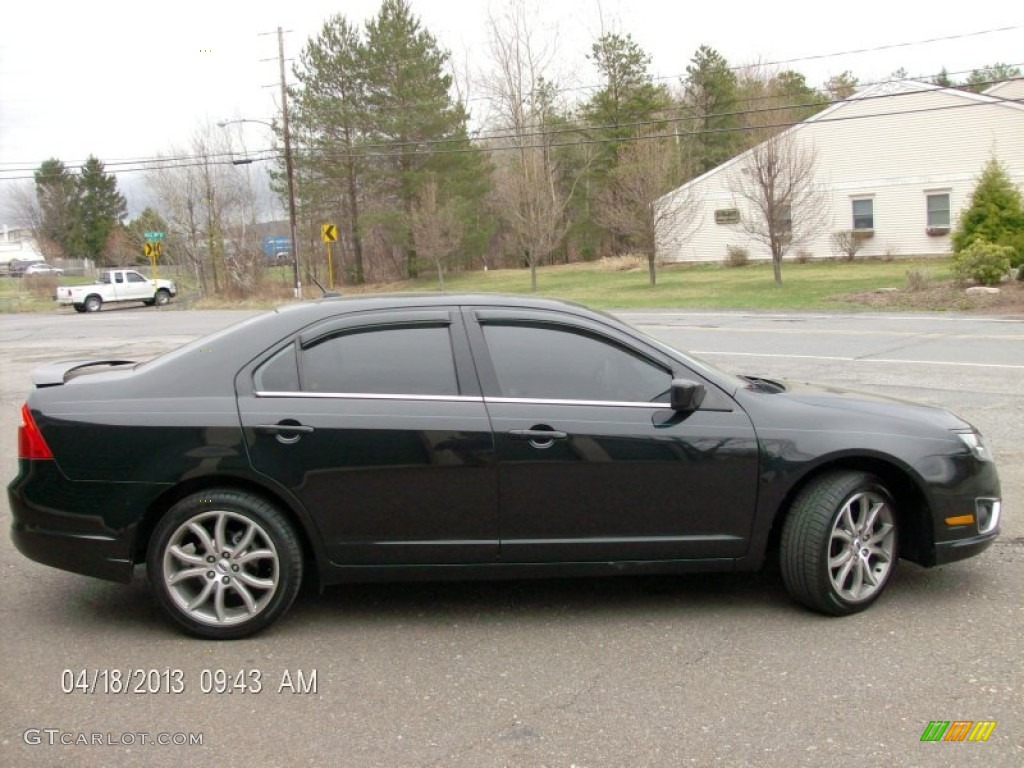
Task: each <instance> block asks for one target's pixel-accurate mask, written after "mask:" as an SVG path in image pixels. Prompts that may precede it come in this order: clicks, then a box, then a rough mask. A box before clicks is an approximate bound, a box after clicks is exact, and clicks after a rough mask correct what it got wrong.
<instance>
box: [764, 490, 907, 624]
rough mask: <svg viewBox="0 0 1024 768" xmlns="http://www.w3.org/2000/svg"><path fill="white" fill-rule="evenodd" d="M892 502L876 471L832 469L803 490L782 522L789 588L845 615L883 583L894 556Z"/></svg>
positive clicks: (828, 610)
mask: <svg viewBox="0 0 1024 768" xmlns="http://www.w3.org/2000/svg"><path fill="white" fill-rule="evenodd" d="M897 544H898V538H897V525H896V512H895V502H894V501H893V498H892V495H891V494H890V493H889V492H888V491H887V490H886V489H885V487H884V486H883V485H882V483H881V482H880V481H879V480H878V478H876V477H874V476H873V475H870V474H867V473H865V472H845V471H844V472H834V473H830V474H827V475H823V476H822V477H819V478H817V479H816V480H814V481H813V482H811V484H810V485H808V486H807V487H806V488H804V489H803V491H801V492H800V494H799V495H798V496H797V498H796V500H795V501H794V502H793V505H792V507H791V509H790V511H789V515H788V517H787V518H786V523H785V525H784V526H783V529H782V546H781V551H780V561H781V565H782V577H783V580H784V581H785V582H786V587H787V588H788V589H789V592H790V594H791V595H792V596H793V597H794V598H795V599H796V600H798V601H799V602H801V603H803V604H804V605H806V606H807V607H808V608H811V609H813V610H815V611H819V612H821V613H826V614H830V615H833V616H846V615H848V614H851V613H856V612H858V611H862V610H864V609H865V608H867V607H868V606H869V605H871V604H872V603H873V602H874V601H875V600H877V599H878V597H879V595H881V594H882V592H883V591H884V590H885V587H886V585H888V583H889V580H890V579H891V578H892V574H893V572H894V571H895V569H896V563H897V560H898V550H897Z"/></svg>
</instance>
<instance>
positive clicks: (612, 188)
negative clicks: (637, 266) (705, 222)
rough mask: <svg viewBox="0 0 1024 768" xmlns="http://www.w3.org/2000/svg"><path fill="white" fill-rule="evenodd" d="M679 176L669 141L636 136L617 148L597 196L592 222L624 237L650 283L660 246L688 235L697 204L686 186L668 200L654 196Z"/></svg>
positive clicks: (674, 183) (669, 187)
mask: <svg viewBox="0 0 1024 768" xmlns="http://www.w3.org/2000/svg"><path fill="white" fill-rule="evenodd" d="M681 178H682V170H681V168H680V162H679V154H678V152H677V151H676V148H675V146H674V144H673V142H672V141H671V140H670V139H667V138H664V137H658V136H639V137H637V138H636V139H635V140H633V141H632V142H630V143H628V144H623V145H622V146H621V147H619V151H618V158H617V163H616V165H615V168H614V169H613V170H612V172H611V175H610V177H609V184H608V185H607V186H606V187H605V188H604V189H603V190H602V191H601V193H600V194H599V195H598V197H597V200H596V205H595V218H596V220H597V221H598V223H599V224H601V226H603V227H606V228H607V229H609V230H610V231H612V232H614V233H615V234H617V235H619V236H621V237H623V238H625V239H626V240H628V241H629V243H630V244H631V245H632V246H633V247H634V248H636V249H637V250H639V251H640V252H641V253H643V254H644V255H645V256H646V257H647V270H648V275H649V278H650V283H651V285H652V286H653V285H655V283H656V282H657V273H656V257H657V247H658V242H659V239H660V240H661V241H662V242H665V241H672V242H675V243H680V242H683V241H685V240H686V239H687V238H688V237H689V236H690V235H691V234H692V233H693V229H694V224H695V223H696V221H697V217H698V214H699V212H700V205H699V203H697V201H695V200H694V199H693V198H692V194H691V193H690V192H689V191H688V190H689V188H688V187H687V188H684V189H681V190H679V192H678V193H677V194H676V195H674V196H673V197H672V199H671V201H666V202H665V204H658V202H657V201H658V200H659V198H661V197H662V196H663V195H665V194H666V193H668V192H669V191H670V190H672V189H674V188H676V187H677V186H678V184H679V182H680V180H681Z"/></svg>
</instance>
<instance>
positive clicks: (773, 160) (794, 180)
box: [730, 131, 828, 284]
mask: <svg viewBox="0 0 1024 768" xmlns="http://www.w3.org/2000/svg"><path fill="white" fill-rule="evenodd" d="M816 165H817V153H816V152H815V150H814V147H813V146H812V145H810V144H806V143H803V142H800V141H798V140H797V138H796V136H795V133H794V131H787V132H785V133H780V134H777V135H775V136H770V137H769V138H767V139H765V140H764V141H762V142H761V143H760V144H758V145H757V146H755V147H753V148H752V149H750V150H749V151H748V152H747V154H746V155H745V156H743V157H742V158H741V160H740V162H739V163H737V165H736V166H735V168H734V172H733V174H732V177H731V178H730V189H731V191H732V193H733V195H734V196H735V197H736V198H739V199H742V200H745V201H746V203H747V211H746V212H745V213H746V215H743V216H742V218H741V223H740V226H741V227H742V228H743V230H744V231H745V232H746V233H747V235H748V236H750V238H751V239H753V240H755V241H756V242H759V243H761V244H762V245H766V246H767V247H768V249H769V250H770V251H771V254H772V269H773V272H774V274H775V283H776V284H781V283H782V259H783V257H784V256H785V255H786V253H787V252H788V251H789V249H790V248H792V247H793V246H795V245H801V244H803V243H806V242H807V241H808V240H810V239H811V238H813V237H814V236H815V235H817V234H819V233H820V232H822V231H823V230H824V228H825V226H826V224H827V221H828V196H827V195H826V193H825V191H824V190H823V189H822V188H820V187H819V186H818V185H816V184H815V168H816Z"/></svg>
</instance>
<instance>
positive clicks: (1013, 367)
mask: <svg viewBox="0 0 1024 768" xmlns="http://www.w3.org/2000/svg"><path fill="white" fill-rule="evenodd" d="M688 351H689V352H690V353H692V354H694V355H697V356H711V355H719V356H722V355H724V356H726V357H771V358H779V359H782V360H832V361H838V362H841V363H894V364H896V365H951V366H957V367H961V368H1005V369H1007V370H1015V371H1021V370H1024V365H1007V364H1003V363H960V362H947V361H944V360H898V359H895V358H887V357H877V358H876V357H837V356H834V355H781V354H775V353H772V352H723V351H721V350H710V349H692V350H688Z"/></svg>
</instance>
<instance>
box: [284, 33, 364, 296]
mask: <svg viewBox="0 0 1024 768" xmlns="http://www.w3.org/2000/svg"><path fill="white" fill-rule="evenodd" d="M364 58H365V50H364V47H363V42H362V39H361V36H360V31H359V29H358V28H357V27H355V26H354V25H352V24H350V23H349V22H348V20H347V19H345V18H344V17H343V16H341V15H336V16H334V17H332V18H331V19H329V20H328V21H326V22H325V23H324V25H323V28H322V29H321V31H320V34H319V35H318V36H317V37H316V38H314V39H311V40H310V41H309V43H307V45H306V47H305V48H304V49H303V51H302V54H301V56H300V59H299V60H300V62H301V64H300V66H298V67H296V68H295V75H296V77H297V78H298V80H299V82H300V83H301V88H297V89H295V90H294V91H293V98H294V100H295V101H294V107H293V110H294V111H293V124H294V126H295V130H294V134H295V135H296V136H298V137H299V142H298V144H299V147H300V151H299V152H297V153H296V166H297V168H298V171H299V172H298V173H297V174H296V176H297V194H298V197H299V201H300V205H301V207H302V208H303V209H304V210H311V211H313V212H316V213H318V214H320V215H321V217H322V218H338V219H339V220H340V221H341V222H343V224H342V227H343V232H344V239H345V240H347V241H348V243H349V244H350V246H351V249H352V269H351V274H350V275H349V279H350V280H351V281H352V282H354V283H357V284H358V283H362V282H364V280H365V265H364V263H363V231H362V213H363V207H364V203H365V200H364V196H365V188H364V187H365V185H364V184H363V183H362V180H363V176H364V174H365V172H366V170H365V163H364V161H363V159H362V157H361V151H360V148H359V145H360V144H361V143H362V142H363V141H364V137H365V132H366V126H367V123H368V119H369V118H368V115H367V108H366V98H365V95H366V94H365V92H366V73H365V71H364V68H363V67H364ZM335 214H339V215H337V216H336V215H335Z"/></svg>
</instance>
